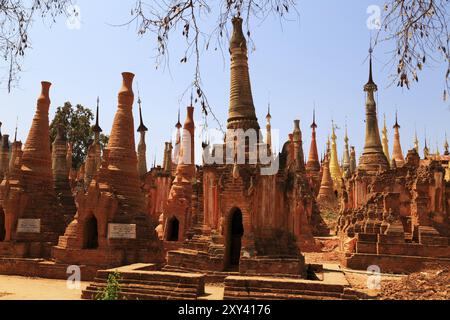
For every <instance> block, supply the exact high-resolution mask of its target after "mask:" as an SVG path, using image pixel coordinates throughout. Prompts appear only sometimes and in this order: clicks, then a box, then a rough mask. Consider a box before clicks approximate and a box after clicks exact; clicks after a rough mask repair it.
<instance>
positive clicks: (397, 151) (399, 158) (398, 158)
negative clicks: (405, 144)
mask: <svg viewBox="0 0 450 320" xmlns="http://www.w3.org/2000/svg"><path fill="white" fill-rule="evenodd" d="M394 130H395V133H394V150H393V152H392V158H393V159H394V160H395V162H396V165H397V167H401V166H402V165H403V164H404V163H405V158H404V156H403V151H402V146H401V143H400V125H399V124H398V112H395V125H394Z"/></svg>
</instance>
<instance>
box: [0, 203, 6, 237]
mask: <svg viewBox="0 0 450 320" xmlns="http://www.w3.org/2000/svg"><path fill="white" fill-rule="evenodd" d="M5 220H6V218H5V212H3V210H2V209H0V242H2V241H5V237H6V227H5Z"/></svg>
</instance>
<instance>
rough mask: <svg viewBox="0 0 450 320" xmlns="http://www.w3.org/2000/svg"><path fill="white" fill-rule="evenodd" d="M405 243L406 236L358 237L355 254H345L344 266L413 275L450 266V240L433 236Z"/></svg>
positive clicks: (366, 235)
mask: <svg viewBox="0 0 450 320" xmlns="http://www.w3.org/2000/svg"><path fill="white" fill-rule="evenodd" d="M421 240H422V242H424V243H415V242H412V241H410V242H406V241H405V239H404V237H403V236H397V237H393V236H388V235H379V234H378V235H377V234H364V233H361V234H357V235H356V237H355V244H356V246H355V252H352V253H351V252H348V253H346V255H345V257H344V259H343V261H342V265H343V266H345V267H347V268H350V269H356V270H367V268H369V267H370V266H373V265H376V266H378V267H380V269H381V272H383V273H412V272H417V271H421V270H422V269H423V268H424V267H427V266H430V265H433V264H439V265H446V266H450V246H449V245H448V238H445V237H433V238H430V239H427V240H428V241H425V239H424V237H422V239H421Z"/></svg>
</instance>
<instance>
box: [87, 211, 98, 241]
mask: <svg viewBox="0 0 450 320" xmlns="http://www.w3.org/2000/svg"><path fill="white" fill-rule="evenodd" d="M84 232H85V240H86V242H85V246H84V248H85V249H97V248H98V226H97V219H96V218H95V217H94V216H92V217H91V218H89V220H88V221H87V222H86V226H85V231H84Z"/></svg>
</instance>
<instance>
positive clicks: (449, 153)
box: [444, 132, 450, 156]
mask: <svg viewBox="0 0 450 320" xmlns="http://www.w3.org/2000/svg"><path fill="white" fill-rule="evenodd" d="M448 148H449V145H448V139H447V132H446V133H445V142H444V150H445V152H444V155H446V156H448V155H450V152H449V150H448Z"/></svg>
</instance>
